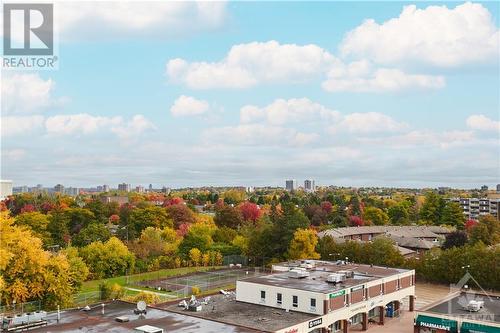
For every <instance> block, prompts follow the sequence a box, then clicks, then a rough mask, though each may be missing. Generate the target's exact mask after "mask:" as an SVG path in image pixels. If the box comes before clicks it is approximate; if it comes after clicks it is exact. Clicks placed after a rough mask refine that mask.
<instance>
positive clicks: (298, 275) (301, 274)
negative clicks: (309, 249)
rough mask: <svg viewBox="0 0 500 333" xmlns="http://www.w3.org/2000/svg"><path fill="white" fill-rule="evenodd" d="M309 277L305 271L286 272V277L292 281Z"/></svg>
mask: <svg viewBox="0 0 500 333" xmlns="http://www.w3.org/2000/svg"><path fill="white" fill-rule="evenodd" d="M308 276H309V272H308V271H306V270H305V269H296V268H294V269H291V270H289V271H288V277H290V278H293V279H303V278H306V277H308Z"/></svg>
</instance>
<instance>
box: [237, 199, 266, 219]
mask: <svg viewBox="0 0 500 333" xmlns="http://www.w3.org/2000/svg"><path fill="white" fill-rule="evenodd" d="M238 209H239V210H240V213H241V216H243V220H245V221H252V222H255V221H257V220H258V219H259V217H260V216H261V215H262V212H261V210H260V208H259V206H257V205H256V204H254V203H253V202H249V201H245V202H243V203H242V204H241V205H239V206H238Z"/></svg>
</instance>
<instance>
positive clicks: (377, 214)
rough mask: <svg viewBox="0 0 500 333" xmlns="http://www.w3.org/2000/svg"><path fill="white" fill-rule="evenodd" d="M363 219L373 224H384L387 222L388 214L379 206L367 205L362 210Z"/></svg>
mask: <svg viewBox="0 0 500 333" xmlns="http://www.w3.org/2000/svg"><path fill="white" fill-rule="evenodd" d="M363 220H365V221H370V222H371V224H374V225H385V224H387V223H388V222H389V216H387V214H386V213H385V212H384V211H383V210H382V209H380V208H377V207H367V208H365V210H364V212H363Z"/></svg>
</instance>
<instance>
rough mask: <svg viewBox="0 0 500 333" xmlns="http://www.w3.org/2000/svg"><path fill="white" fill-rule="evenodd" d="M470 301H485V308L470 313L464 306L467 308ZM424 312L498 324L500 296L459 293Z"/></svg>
mask: <svg viewBox="0 0 500 333" xmlns="http://www.w3.org/2000/svg"><path fill="white" fill-rule="evenodd" d="M470 300H476V301H483V302H484V307H483V308H482V309H481V310H479V311H478V312H469V311H467V310H465V309H464V306H467V304H469V301H470ZM422 311H424V312H433V313H438V314H446V315H450V316H453V317H462V319H473V320H479V321H489V322H497V323H498V322H500V296H498V295H486V294H476V293H466V292H459V293H457V294H456V295H455V296H453V297H451V298H450V299H449V300H447V301H443V302H441V303H437V304H436V303H434V304H431V305H429V307H427V308H424V309H423V310H422Z"/></svg>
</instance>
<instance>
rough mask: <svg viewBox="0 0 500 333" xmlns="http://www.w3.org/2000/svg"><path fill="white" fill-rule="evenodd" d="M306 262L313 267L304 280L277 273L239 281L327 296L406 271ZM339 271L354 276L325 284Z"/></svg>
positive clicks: (290, 266)
mask: <svg viewBox="0 0 500 333" xmlns="http://www.w3.org/2000/svg"><path fill="white" fill-rule="evenodd" d="M307 262H314V265H315V267H314V268H312V269H308V270H307V271H308V272H309V276H308V277H305V278H300V279H295V278H290V277H289V276H288V272H277V273H272V274H269V275H264V276H258V277H251V278H247V279H241V281H244V282H251V283H257V284H264V285H270V286H277V287H283V288H290V289H299V290H307V291H311V292H318V293H324V294H329V293H332V292H335V291H338V290H343V289H346V288H350V287H354V286H357V285H360V284H363V283H366V282H368V281H373V280H378V279H380V278H383V277H388V276H392V275H395V274H399V273H403V272H407V271H408V270H406V269H398V268H386V267H380V266H371V265H361V264H352V263H349V264H345V263H342V262H340V261H339V262H330V261H319V260H318V261H316V260H307ZM298 265H299V263H297V262H290V263H281V264H277V265H274V266H275V267H276V266H279V267H282V268H287V269H288V268H294V267H298ZM340 271H352V272H353V273H354V274H353V277H352V278H347V279H346V280H345V281H344V282H342V283H338V284H333V283H327V282H326V280H327V278H328V275H330V274H332V273H337V272H340Z"/></svg>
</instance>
